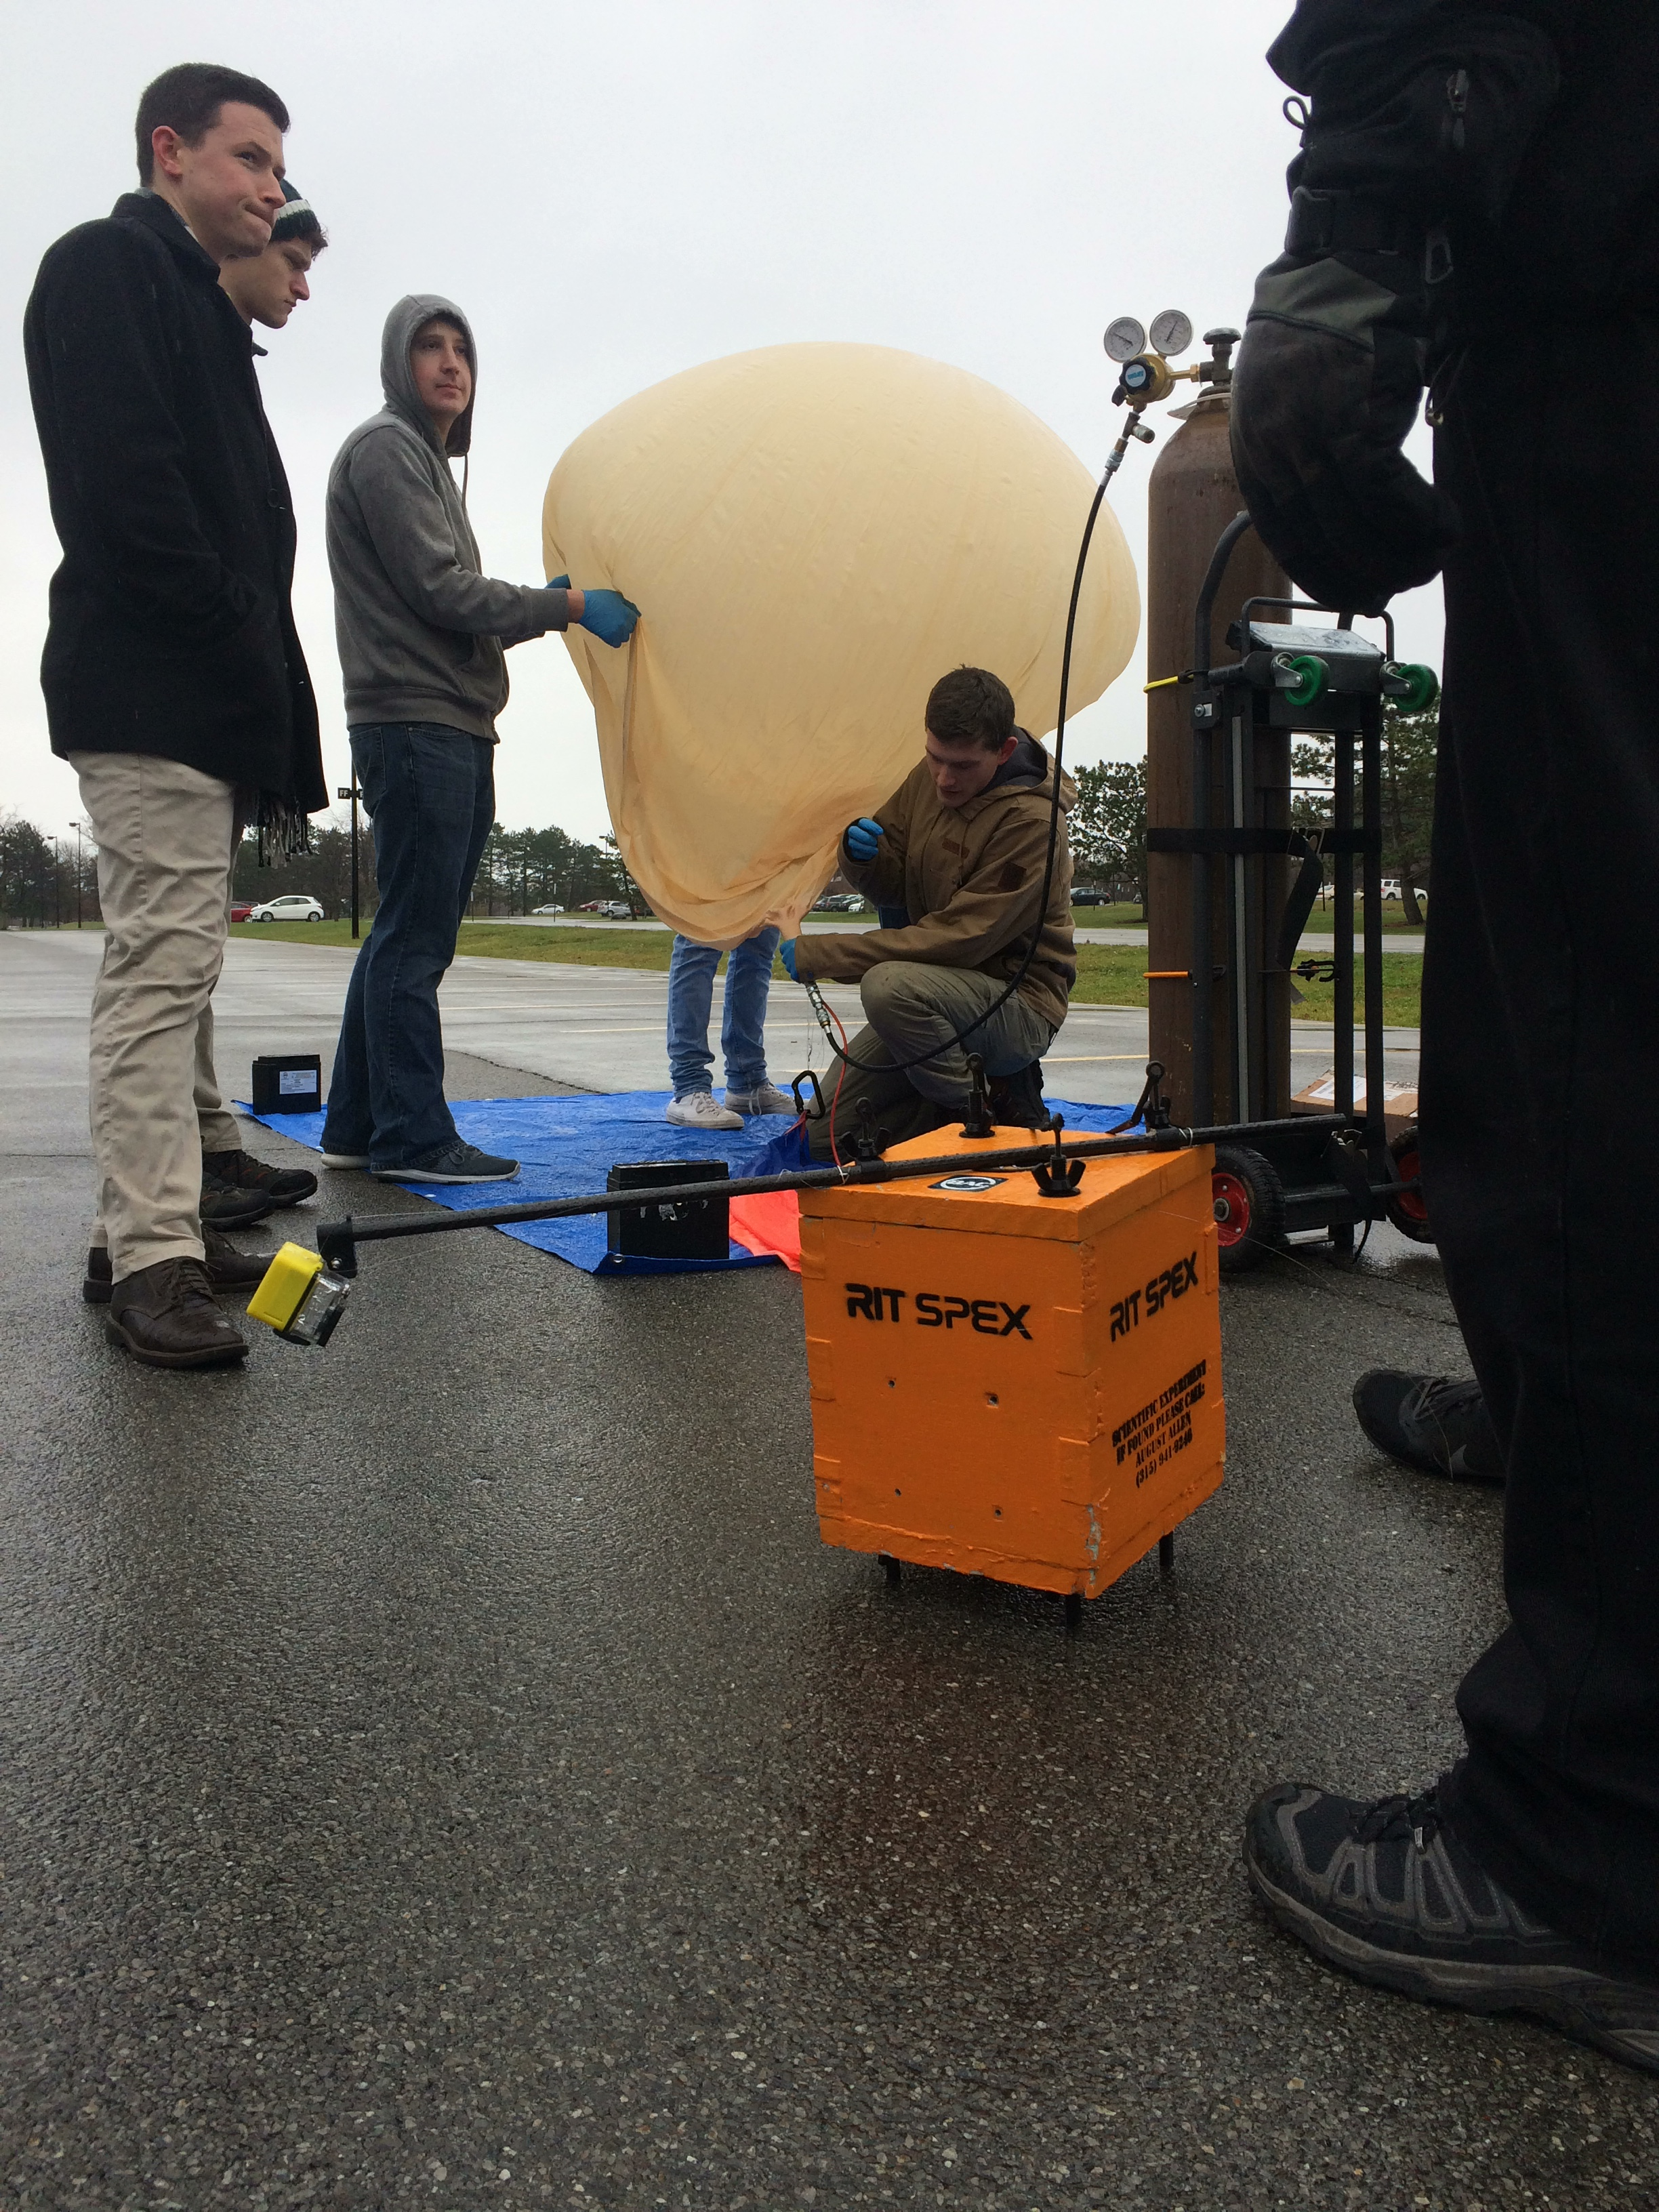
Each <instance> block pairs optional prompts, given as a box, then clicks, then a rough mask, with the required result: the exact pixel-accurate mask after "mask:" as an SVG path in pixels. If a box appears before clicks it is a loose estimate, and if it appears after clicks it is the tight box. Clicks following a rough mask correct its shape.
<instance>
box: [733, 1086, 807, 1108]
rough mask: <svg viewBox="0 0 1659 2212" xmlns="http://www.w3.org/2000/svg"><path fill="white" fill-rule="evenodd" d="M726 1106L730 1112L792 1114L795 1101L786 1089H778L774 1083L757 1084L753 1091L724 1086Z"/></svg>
mask: <svg viewBox="0 0 1659 2212" xmlns="http://www.w3.org/2000/svg"><path fill="white" fill-rule="evenodd" d="M794 1110H795V1102H794V1100H793V1098H792V1097H790V1096H789V1093H788V1092H787V1091H780V1090H779V1088H778V1086H777V1085H776V1084H775V1083H762V1084H758V1085H757V1086H756V1088H755V1089H754V1090H753V1091H734V1090H733V1089H732V1086H731V1085H730V1084H729V1083H728V1084H727V1085H726V1111H727V1112H728V1113H730V1114H788V1115H793V1113H794Z"/></svg>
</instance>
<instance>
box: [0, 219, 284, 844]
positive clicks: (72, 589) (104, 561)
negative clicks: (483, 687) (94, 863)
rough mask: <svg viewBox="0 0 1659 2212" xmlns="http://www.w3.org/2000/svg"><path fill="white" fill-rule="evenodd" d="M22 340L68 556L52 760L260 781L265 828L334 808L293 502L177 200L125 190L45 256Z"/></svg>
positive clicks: (236, 326) (55, 634)
mask: <svg viewBox="0 0 1659 2212" xmlns="http://www.w3.org/2000/svg"><path fill="white" fill-rule="evenodd" d="M23 349H24V353H25V355H26V356H27V362H28V374H29V391H30V393H31V396H32V398H33V402H34V419H35V422H36V424H37V426H38V428H39V430H40V449H41V453H42V454H43V456H44V458H45V460H46V483H47V489H48V490H49V492H50V494H51V498H52V520H53V521H54V523H55V524H56V525H57V528H58V538H59V539H60V540H61V541H62V544H63V548H64V560H63V564H62V566H61V567H60V568H58V572H57V574H56V575H54V576H53V578H52V593H51V626H50V628H49V629H48V631H47V635H46V651H45V653H44V654H43V655H42V658H41V663H40V683H41V688H42V690H44V691H45V693H46V719H47V723H48V726H49V727H50V729H51V732H52V750H53V751H54V752H55V753H62V754H67V753H70V752H80V751H88V752H136V753H152V754H155V755H158V756H159V757H161V758H162V759H164V760H175V761H182V762H184V763H185V764H186V765H187V766H189V767H191V768H194V769H201V770H202V771H203V772H204V774H206V775H213V776H217V777H219V778H220V779H221V780H222V781H224V782H227V783H234V784H239V785H242V786H245V787H253V788H256V789H258V791H260V792H261V793H264V794H265V800H266V804H265V805H264V809H263V811H264V814H265V815H266V817H270V815H272V814H273V813H275V812H276V811H281V810H283V809H297V810H298V811H300V812H301V813H311V812H313V811H315V810H316V809H317V808H319V807H320V806H322V805H325V802H326V797H327V790H326V786H325V783H324V781H323V765H322V753H321V749H320V746H319V741H318V732H317V706H316V701H315V698H314V696H313V692H312V688H311V678H310V677H309V676H308V674H307V671H306V664H305V656H304V654H303V653H301V649H300V641H299V638H298V636H297V635H296V634H295V628H294V617H293V613H292V611H291V609H290V606H289V591H290V588H291V586H292V583H293V578H294V544H295V530H294V512H293V507H292V504H291V502H290V501H289V489H288V479H287V477H286V476H285V475H284V474H283V464H282V459H281V456H280V455H279V454H278V453H277V451H276V441H275V439H274V438H273V437H272V436H271V434H270V424H269V423H268V422H266V420H265V413H264V406H263V404H261V401H260V398H259V386H258V379H257V377H256V376H255V374H254V368H253V345H252V337H251V336H250V334H249V331H248V329H247V325H246V324H245V323H244V322H243V320H242V319H241V317H240V315H239V314H238V313H237V312H236V310H235V308H234V307H233V306H232V305H231V303H230V301H229V299H228V296H227V295H226V294H225V293H224V292H223V291H222V290H221V289H220V286H219V271H218V268H217V266H216V264H215V263H214V261H213V259H212V258H211V257H210V255H209V254H207V253H206V252H204V251H203V249H202V248H201V247H200V246H198V245H197V243H196V240H194V239H193V238H192V237H191V234H190V233H189V231H188V230H187V229H186V228H185V225H184V223H183V222H181V221H180V220H179V217H178V216H176V215H175V214H174V213H173V210H172V209H171V208H170V207H169V206H168V205H167V203H166V202H165V201H164V200H161V199H159V198H156V197H154V196H153V195H151V194H148V193H141V192H129V193H125V194H124V195H123V197H121V198H120V199H118V201H117V202H116V204H115V208H114V210H113V212H112V214H111V215H110V216H107V217H106V219H105V220H104V221H102V222H87V223H82V225H81V226H80V228H78V229H76V230H72V231H70V233H69V234H68V235H67V236H66V237H64V238H60V239H59V240H58V242H57V244H56V245H55V246H52V247H51V248H50V250H49V251H48V252H47V254H46V258H45V260H44V261H43V262H42V263H41V264H40V275H39V276H37V278H36V279H35V284H34V289H33V293H32V294H31V295H30V297H29V303H28V307H27V313H25V316H24V319H23ZM273 802H274V805H273Z"/></svg>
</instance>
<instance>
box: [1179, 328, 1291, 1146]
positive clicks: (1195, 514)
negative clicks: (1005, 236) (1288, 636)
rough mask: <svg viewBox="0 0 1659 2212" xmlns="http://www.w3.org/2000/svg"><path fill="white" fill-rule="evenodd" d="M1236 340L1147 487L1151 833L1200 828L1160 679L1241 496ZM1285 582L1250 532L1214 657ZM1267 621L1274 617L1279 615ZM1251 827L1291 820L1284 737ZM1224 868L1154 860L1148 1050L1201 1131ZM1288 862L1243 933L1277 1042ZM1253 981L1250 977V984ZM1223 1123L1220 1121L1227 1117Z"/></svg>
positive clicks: (1278, 1109) (1220, 785)
mask: <svg viewBox="0 0 1659 2212" xmlns="http://www.w3.org/2000/svg"><path fill="white" fill-rule="evenodd" d="M1237 342H1238V332H1237V331H1231V330H1213V331H1206V332H1205V333H1204V343H1206V345H1207V346H1208V347H1209V348H1210V351H1211V358H1210V360H1209V362H1206V364H1205V368H1204V376H1205V381H1204V382H1203V384H1202V385H1201V386H1200V391H1199V396H1198V398H1196V399H1195V400H1194V401H1192V402H1191V403H1190V404H1188V406H1187V407H1184V408H1182V409H1179V410H1176V411H1177V412H1178V413H1179V414H1180V415H1181V416H1182V417H1183V418H1184V419H1183V420H1182V423H1181V427H1180V428H1179V429H1178V430H1177V431H1176V434H1175V435H1174V436H1173V437H1172V438H1171V439H1170V441H1169V443H1168V444H1167V445H1166V446H1165V447H1164V450H1163V452H1162V453H1160V454H1159V456H1158V461H1157V464H1156V465H1155V466H1154V468H1153V470H1152V477H1151V480H1150V483H1149V484H1148V489H1147V498H1148V506H1149V515H1148V531H1147V562H1146V568H1147V577H1146V661H1147V666H1146V673H1147V676H1148V678H1150V679H1151V680H1152V684H1153V685H1154V686H1155V687H1156V688H1153V689H1152V690H1149V691H1148V692H1147V695H1146V821H1147V827H1148V829H1190V828H1193V827H1194V826H1196V825H1195V824H1194V815H1193V804H1194V791H1193V731H1192V724H1191V720H1190V717H1189V714H1188V707H1189V703H1190V701H1191V697H1192V693H1191V690H1190V688H1189V687H1188V685H1186V684H1159V682H1158V679H1159V678H1167V677H1172V676H1173V677H1179V676H1181V675H1182V674H1183V673H1184V672H1185V671H1187V670H1188V669H1190V668H1191V666H1192V665H1193V613H1194V607H1195V605H1196V604H1197V600H1198V594H1199V590H1200V586H1201V585H1202V583H1203V580H1204V575H1205V572H1206V569H1207V568H1208V567H1209V565H1210V556H1211V555H1212V553H1213V551H1214V550H1215V544H1216V540H1217V539H1218V538H1219V537H1220V535H1221V533H1222V532H1223V530H1224V529H1225V527H1226V526H1227V525H1228V523H1230V522H1231V520H1232V519H1233V517H1234V516H1235V515H1236V514H1237V513H1239V512H1240V510H1241V509H1242V508H1243V504H1244V501H1243V497H1242V496H1241V495H1240V492H1239V489H1238V479H1237V477H1236V476H1235V475H1234V474H1233V465H1232V454H1231V449H1230V447H1229V443H1228V425H1227V409H1228V391H1229V386H1231V382H1232V368H1231V360H1232V349H1233V348H1234V346H1235V345H1236V344H1237ZM1290 590H1291V586H1290V584H1289V582H1288V580H1287V579H1286V578H1285V573H1284V571H1283V569H1281V568H1279V566H1278V564H1277V562H1275V561H1274V560H1273V556H1272V555H1271V554H1270V553H1269V552H1268V551H1267V547H1266V546H1265V545H1263V544H1262V543H1261V539H1260V538H1258V537H1257V536H1256V534H1255V532H1254V531H1253V530H1252V531H1246V532H1245V533H1244V535H1243V538H1241V539H1240V540H1239V542H1238V544H1237V545H1236V546H1235V547H1234V549H1233V554H1232V558H1231V561H1230V562H1229V563H1228V565H1227V569H1226V573H1225V576H1224V577H1223V579H1222V582H1221V587H1220V590H1219V591H1218V593H1217V595H1216V601H1215V607H1214V611H1213V614H1212V621H1211V656H1212V662H1220V661H1223V660H1232V659H1235V658H1236V657H1237V656H1236V654H1235V653H1233V651H1232V650H1231V648H1230V647H1228V645H1227V644H1226V634H1227V629H1228V625H1229V624H1230V623H1231V622H1233V620H1234V619H1235V618H1236V617H1237V615H1238V613H1239V611H1240V610H1241V608H1242V607H1243V604H1244V602H1245V600H1246V599H1252V598H1255V597H1267V598H1279V599H1283V598H1285V597H1287V596H1288V595H1289V593H1290ZM1270 612H1275V613H1276V612H1277V610H1271V611H1270ZM1245 774H1246V777H1247V780H1248V782H1249V804H1250V808H1251V812H1252V817H1253V819H1254V820H1255V822H1256V823H1258V824H1259V825H1260V826H1261V827H1262V828H1264V829H1285V828H1288V826H1289V823H1290V800H1291V751H1290V738H1289V737H1288V735H1287V734H1286V733H1285V732H1268V733H1264V735H1262V736H1261V737H1259V738H1256V739H1255V743H1254V745H1253V747H1252V754H1251V757H1250V759H1249V761H1248V763H1246V764H1245ZM1226 787H1227V784H1226V778H1225V775H1220V774H1218V775H1216V776H1215V777H1214V778H1213V779H1212V812H1211V823H1212V826H1216V827H1219V826H1221V825H1223V824H1224V823H1225V822H1226V820H1227V819H1228V810H1227V806H1226V803H1225V797H1224V794H1225V791H1226ZM1195 866H1203V867H1208V868H1210V869H1211V870H1212V872H1213V875H1214V883H1213V888H1212V900H1211V911H1212V915H1214V917H1215V931H1214V936H1213V939H1212V944H1211V945H1210V947H1209V948H1208V957H1207V959H1205V958H1202V957H1199V950H1198V948H1197V947H1195V946H1194V944H1193V942H1192V929H1193V906H1192V894H1191V884H1192V876H1191V871H1192V869H1193V868H1194V867H1195ZM1224 866H1225V863H1224V861H1223V860H1222V859H1221V858H1220V857H1219V856H1217V857H1215V858H1213V859H1207V860H1194V859H1193V858H1191V857H1190V856H1189V855H1188V854H1184V853H1152V854H1149V855H1148V858H1147V883H1146V921H1147V940H1148V942H1147V948H1146V950H1147V960H1146V967H1147V971H1148V976H1149V980H1148V982H1147V986H1146V989H1147V994H1148V1000H1149V1004H1150V1018H1149V1024H1148V1032H1149V1036H1148V1042H1149V1049H1150V1051H1151V1054H1152V1058H1153V1059H1154V1060H1161V1061H1162V1062H1163V1063H1164V1070H1165V1074H1166V1088H1167V1090H1168V1092H1169V1095H1170V1103H1171V1106H1172V1109H1173V1111H1174V1115H1175V1118H1176V1121H1180V1122H1187V1123H1204V1122H1207V1121H1212V1120H1213V1119H1215V1118H1217V1115H1216V1113H1215V1112H1213V1111H1212V1109H1215V1108H1218V1107H1219V1106H1220V1105H1221V1104H1222V1103H1226V1102H1224V1101H1222V1100H1219V1099H1213V1098H1212V1099H1199V1100H1195V1099H1194V1097H1193V1007H1194V998H1195V994H1197V993H1198V992H1199V991H1200V990H1206V989H1207V990H1209V991H1210V992H1211V993H1212V999H1213V1004H1214V1009H1215V1024H1216V1027H1215V1052H1214V1065H1215V1066H1217V1067H1218V1068H1225V1066H1228V1065H1229V1064H1230V1061H1231V1052H1232V1027H1231V1024H1232V1008H1233V1006H1234V1002H1235V996H1236V994H1234V993H1233V992H1232V991H1231V989H1230V988H1229V987H1228V979H1227V976H1226V973H1225V963H1226V958H1227V938H1226V927H1225V914H1226V900H1225V895H1224V889H1223V869H1224ZM1289 870H1290V862H1289V860H1267V861H1264V862H1262V863H1261V865H1260V868H1259V872H1258V871H1256V870H1253V871H1252V874H1253V876H1254V877H1255V884H1256V890H1255V893H1254V894H1253V902H1254V905H1255V913H1254V914H1253V915H1252V917H1251V924H1252V926H1251V927H1250V929H1249V953H1248V957H1249V959H1250V960H1251V961H1252V963H1253V964H1255V965H1256V966H1257V967H1258V969H1259V970H1260V971H1261V973H1260V981H1261V987H1262V989H1264V990H1265V992H1266V993H1267V994H1269V995H1268V1003H1269V1004H1270V1005H1271V1006H1273V1007H1274V1008H1276V1010H1277V1015H1278V1018H1277V1019H1276V1020H1274V1021H1273V1023H1272V1024H1271V1030H1272V1034H1273V1036H1280V1037H1282V1036H1285V1034H1286V1029H1285V1021H1286V1018H1287V1016H1288V1011H1289V994H1290V977H1289V975H1286V974H1284V973H1282V972H1281V973H1279V974H1269V973H1267V967H1266V963H1267V960H1268V959H1270V958H1271V957H1273V956H1272V953H1271V951H1270V950H1269V948H1271V947H1272V945H1273V939H1274V934H1275V930H1276V924H1277V916H1278V915H1279V912H1280V911H1281V910H1282V908H1283V907H1284V903H1285V895H1286V892H1287V890H1288V888H1289ZM1256 980H1257V979H1255V978H1253V979H1252V981H1253V983H1255V981H1256ZM1290 1095H1291V1071H1290V1066H1289V1057H1288V1054H1286V1055H1285V1065H1284V1066H1273V1067H1268V1068H1266V1069H1264V1070H1263V1091H1262V1095H1261V1097H1260V1098H1259V1099H1256V1100H1252V1101H1251V1102H1250V1103H1249V1106H1248V1107H1247V1108H1246V1109H1245V1110H1246V1112H1247V1113H1249V1114H1251V1115H1264V1116H1267V1115H1283V1114H1286V1113H1288V1112H1289V1110H1290ZM1220 1118H1223V1119H1225V1115H1222V1116H1221V1117H1220Z"/></svg>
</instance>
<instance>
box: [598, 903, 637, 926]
mask: <svg viewBox="0 0 1659 2212" xmlns="http://www.w3.org/2000/svg"><path fill="white" fill-rule="evenodd" d="M599 912H600V913H601V914H602V915H604V916H605V919H606V921H633V919H634V909H633V908H632V907H631V906H629V903H628V901H627V900H626V899H606V901H605V904H604V905H603V906H602V907H601V908H599Z"/></svg>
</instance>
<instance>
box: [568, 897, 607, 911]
mask: <svg viewBox="0 0 1659 2212" xmlns="http://www.w3.org/2000/svg"><path fill="white" fill-rule="evenodd" d="M608 903H609V902H608V901H607V900H605V899H584V900H583V901H582V902H581V904H580V906H579V907H578V908H576V911H577V913H578V914H603V913H604V912H605V907H606V906H607V904H608Z"/></svg>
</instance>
